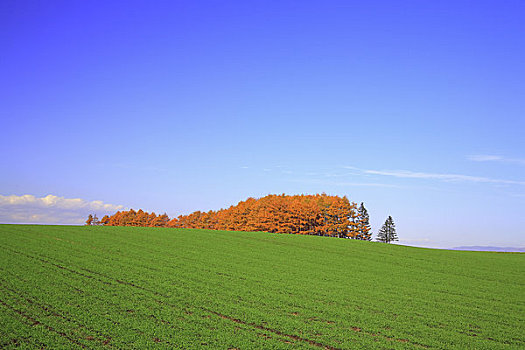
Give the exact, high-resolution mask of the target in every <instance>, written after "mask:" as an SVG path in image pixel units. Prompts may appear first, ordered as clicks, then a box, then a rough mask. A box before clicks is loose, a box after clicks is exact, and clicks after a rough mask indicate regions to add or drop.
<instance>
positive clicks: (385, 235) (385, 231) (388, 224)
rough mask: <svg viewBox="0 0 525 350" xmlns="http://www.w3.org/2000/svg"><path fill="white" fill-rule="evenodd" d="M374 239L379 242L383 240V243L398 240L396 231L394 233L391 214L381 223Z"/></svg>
mask: <svg viewBox="0 0 525 350" xmlns="http://www.w3.org/2000/svg"><path fill="white" fill-rule="evenodd" d="M376 239H377V240H378V241H379V242H384V243H390V242H393V241H399V239H398V238H397V233H396V225H395V224H394V220H393V219H392V217H391V216H388V218H387V219H386V221H385V223H384V224H383V226H382V227H381V229H380V230H379V232H378V233H377V238H376Z"/></svg>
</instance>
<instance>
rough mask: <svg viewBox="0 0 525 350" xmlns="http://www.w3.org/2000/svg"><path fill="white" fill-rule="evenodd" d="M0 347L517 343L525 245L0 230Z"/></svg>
mask: <svg viewBox="0 0 525 350" xmlns="http://www.w3.org/2000/svg"><path fill="white" fill-rule="evenodd" d="M0 269H1V271H2V273H1V275H0V348H15V347H18V346H23V347H26V348H27V347H29V348H49V349H54V348H86V349H91V348H98V347H112V348H151V347H157V348H166V349H170V348H174V347H180V348H186V349H190V348H191V349H195V348H210V349H215V348H218V349H229V348H230V349H249V348H258V349H262V348H264V349H271V348H292V347H294V348H305V349H349V348H353V349H355V348H365V349H406V348H417V349H420V348H429V349H434V348H435V349H454V348H456V349H464V348H473V349H511V348H523V347H525V340H524V338H523V330H524V329H525V294H524V293H523V291H524V287H525V274H524V273H523V272H524V271H525V254H504V253H486V252H467V251H447V250H432V249H423V248H413V247H405V246H396V245H387V244H382V243H374V242H365V241H356V240H346V239H331V238H325V237H317V236H300V235H280V234H268V233H250V232H226V231H210V230H191V229H174V228H143V227H87V226H85V227H83V226H36V225H0Z"/></svg>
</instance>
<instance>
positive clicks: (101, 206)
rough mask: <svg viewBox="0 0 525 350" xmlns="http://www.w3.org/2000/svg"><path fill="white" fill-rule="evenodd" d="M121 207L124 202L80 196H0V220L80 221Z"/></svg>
mask: <svg viewBox="0 0 525 350" xmlns="http://www.w3.org/2000/svg"><path fill="white" fill-rule="evenodd" d="M121 209H124V206H123V205H115V204H108V203H104V202H103V201H99V200H95V201H87V200H84V199H81V198H64V197H59V196H54V195H51V194H50V195H47V196H45V197H36V196H33V195H31V194H26V195H23V196H17V195H10V196H3V195H0V222H1V223H55V224H81V223H83V221H84V220H85V217H86V216H87V215H88V214H90V213H97V214H99V215H104V214H108V213H112V212H115V211H117V210H121Z"/></svg>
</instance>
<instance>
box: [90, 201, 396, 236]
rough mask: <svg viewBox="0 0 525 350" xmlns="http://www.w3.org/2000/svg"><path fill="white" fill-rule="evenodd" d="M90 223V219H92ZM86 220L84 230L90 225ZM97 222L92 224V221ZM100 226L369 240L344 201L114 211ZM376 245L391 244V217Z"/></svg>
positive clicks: (356, 212) (365, 226)
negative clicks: (171, 212) (178, 211)
mask: <svg viewBox="0 0 525 350" xmlns="http://www.w3.org/2000/svg"><path fill="white" fill-rule="evenodd" d="M95 218H96V216H95ZM93 219H94V218H93V217H92V216H91V215H90V216H89V217H88V220H87V221H86V224H87V225H93V224H95V222H94V220H93ZM97 221H98V220H97ZM99 223H100V224H102V225H106V226H142V227H178V228H199V229H210V230H227V231H264V232H272V233H291V234H303V235H319V236H329V237H339V238H352V239H361V240H371V239H372V232H371V230H370V223H369V215H368V211H367V210H366V208H365V206H364V204H363V203H361V205H360V206H359V207H358V206H357V204H356V203H353V202H350V201H349V200H348V198H347V197H339V196H329V195H326V194H316V195H294V196H290V195H285V194H282V195H268V196H265V197H262V198H259V199H256V198H248V199H247V200H245V201H242V202H239V203H238V204H237V205H235V206H231V207H230V208H228V209H221V210H218V211H213V210H210V211H208V212H201V211H196V212H193V213H191V214H189V215H180V216H178V217H177V218H173V219H170V218H169V217H168V215H166V214H162V215H156V214H155V213H151V214H150V213H148V212H145V211H143V210H142V209H140V210H138V211H135V210H133V209H130V210H128V211H118V212H117V213H115V214H113V215H111V216H108V215H106V216H104V217H103V218H102V220H100V222H99ZM377 240H379V241H382V242H387V243H389V242H391V241H394V240H397V236H396V233H395V226H394V222H393V220H392V217H390V216H389V217H388V219H387V221H386V222H385V225H383V228H381V230H380V231H379V234H378V237H377Z"/></svg>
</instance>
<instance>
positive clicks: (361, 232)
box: [355, 202, 372, 241]
mask: <svg viewBox="0 0 525 350" xmlns="http://www.w3.org/2000/svg"><path fill="white" fill-rule="evenodd" d="M355 238H356V239H362V240H365V241H370V240H371V239H372V232H370V216H369V215H368V210H366V208H365V205H364V203H363V202H361V205H360V206H359V209H358V210H357V236H356V237H355Z"/></svg>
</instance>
